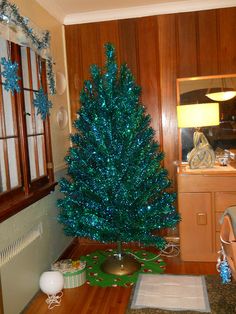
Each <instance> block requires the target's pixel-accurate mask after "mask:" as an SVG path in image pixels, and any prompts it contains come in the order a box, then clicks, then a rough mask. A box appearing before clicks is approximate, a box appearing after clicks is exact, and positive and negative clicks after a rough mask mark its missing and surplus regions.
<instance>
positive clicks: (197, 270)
mask: <svg viewBox="0 0 236 314" xmlns="http://www.w3.org/2000/svg"><path fill="white" fill-rule="evenodd" d="M111 247H115V245H105V244H94V245H93V244H90V245H79V243H77V245H74V246H73V249H72V250H71V252H67V254H68V256H63V258H66V257H67V258H73V259H79V257H80V256H82V255H86V254H88V253H91V252H93V251H95V250H104V249H107V248H111ZM132 247H133V246H132ZM136 248H138V247H136ZM146 249H147V250H149V251H152V252H154V253H158V251H157V250H156V249H155V248H146ZM163 259H164V260H165V262H166V270H165V273H168V274H178V275H182V274H194V275H210V274H217V270H216V262H182V261H181V260H180V257H179V256H177V257H172V258H171V257H169V258H167V257H164V258H163ZM131 291H132V288H125V287H107V288H102V287H97V286H96V287H92V286H89V285H88V284H84V285H83V286H81V287H77V288H73V289H64V295H63V297H62V301H61V305H60V306H59V307H55V308H54V309H53V310H48V307H47V304H46V303H45V300H46V298H47V296H46V295H45V294H44V293H42V292H39V293H38V294H37V295H36V296H35V298H34V299H33V300H32V302H31V303H30V304H29V306H28V307H27V308H26V309H25V311H23V313H24V314H49V313H53V314H124V313H125V311H126V308H127V306H128V304H129V299H130V295H131Z"/></svg>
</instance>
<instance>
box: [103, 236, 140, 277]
mask: <svg viewBox="0 0 236 314" xmlns="http://www.w3.org/2000/svg"><path fill="white" fill-rule="evenodd" d="M140 267H141V264H140V263H139V262H138V261H137V260H136V259H135V258H134V257H132V256H130V255H128V254H125V253H123V252H122V245H121V242H118V243H117V253H116V254H114V255H113V256H109V257H108V258H107V259H106V260H105V261H104V262H103V263H102V265H101V269H102V271H103V272H104V273H107V274H112V275H117V276H122V275H131V274H133V273H134V272H136V271H138V270H139V269H140Z"/></svg>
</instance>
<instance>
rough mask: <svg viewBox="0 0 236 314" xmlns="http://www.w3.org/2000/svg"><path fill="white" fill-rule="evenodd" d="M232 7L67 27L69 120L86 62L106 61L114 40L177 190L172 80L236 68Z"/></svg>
mask: <svg viewBox="0 0 236 314" xmlns="http://www.w3.org/2000/svg"><path fill="white" fill-rule="evenodd" d="M235 21H236V8H227V9H217V10H209V11H200V12H190V13H180V14H170V15H160V16H151V17H144V18H136V19H127V20H119V21H109V22H98V23H90V24H81V25H71V26H65V34H66V49H67V63H68V75H69V90H70V101H71V108H72V120H74V119H75V118H76V111H77V109H78V108H79V92H80V90H81V88H82V84H83V81H84V80H85V79H87V78H88V76H89V66H90V65H91V64H93V63H96V64H98V65H102V64H103V63H104V48H103V46H104V43H106V42H111V43H113V44H114V45H115V47H116V51H117V59H118V62H119V63H123V62H126V63H127V64H128V66H129V67H130V68H131V70H132V72H133V74H134V76H135V77H136V80H137V82H138V84H139V85H140V86H141V87H142V102H143V104H144V105H145V106H146V108H147V112H148V113H150V114H151V116H152V126H153V128H154V129H155V130H156V138H157V140H158V141H159V142H160V144H161V147H162V149H163V151H164V152H165V160H164V166H165V167H166V168H167V169H168V171H169V176H170V178H171V179H172V180H173V189H174V190H175V189H176V166H175V161H177V160H178V131H177V121H176V104H177V100H176V99H177V95H176V79H177V78H181V77H192V76H201V75H216V74H230V73H236V36H235V34H236V23H235Z"/></svg>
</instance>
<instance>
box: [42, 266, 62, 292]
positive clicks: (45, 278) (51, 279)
mask: <svg viewBox="0 0 236 314" xmlns="http://www.w3.org/2000/svg"><path fill="white" fill-rule="evenodd" d="M39 286H40V289H41V290H42V291H43V292H44V293H46V294H48V295H56V294H57V293H59V292H60V291H61V290H62V289H63V287H64V277H63V275H62V273H60V272H59V271H54V270H52V271H45V272H44V273H42V275H41V276H40V279H39Z"/></svg>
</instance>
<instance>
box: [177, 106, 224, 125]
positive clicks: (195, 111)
mask: <svg viewBox="0 0 236 314" xmlns="http://www.w3.org/2000/svg"><path fill="white" fill-rule="evenodd" d="M177 119H178V127H179V128H196V127H203V126H213V125H219V124H220V120H219V104H218V103H205V104H190V105H180V106H177Z"/></svg>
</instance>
